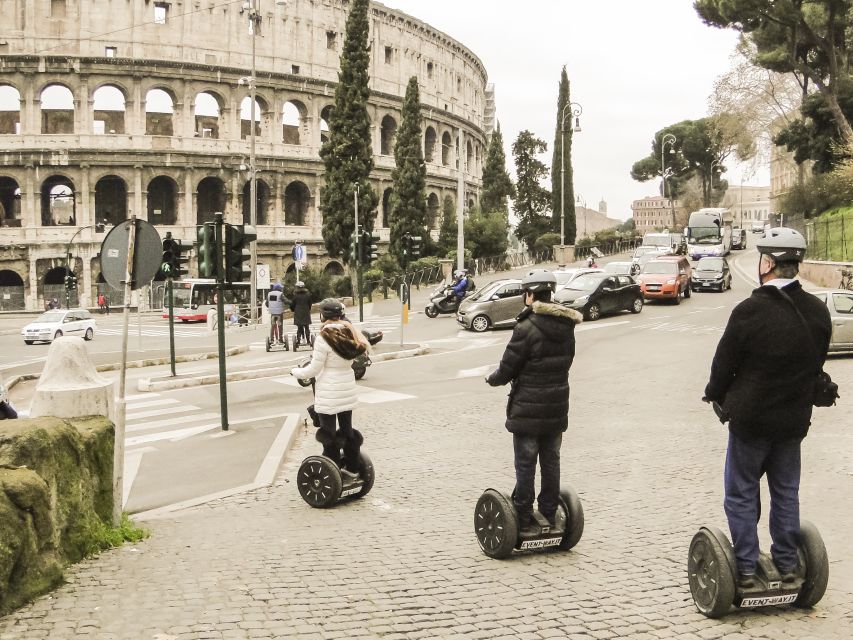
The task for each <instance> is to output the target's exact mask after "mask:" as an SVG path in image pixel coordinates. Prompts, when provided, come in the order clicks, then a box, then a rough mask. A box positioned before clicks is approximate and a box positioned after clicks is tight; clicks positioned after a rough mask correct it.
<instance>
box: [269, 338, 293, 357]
mask: <svg viewBox="0 0 853 640" xmlns="http://www.w3.org/2000/svg"><path fill="white" fill-rule="evenodd" d="M266 344H267V353H269V352H270V351H290V344H288V342H287V336H285V337H284V340H282V341H281V342H279V341H278V340H271V339H270V338H269V336H267V343H266Z"/></svg>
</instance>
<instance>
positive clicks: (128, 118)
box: [0, 0, 487, 310]
mask: <svg viewBox="0 0 853 640" xmlns="http://www.w3.org/2000/svg"><path fill="white" fill-rule="evenodd" d="M256 2H258V4H259V6H260V9H261V13H262V18H263V20H262V25H261V28H260V29H259V31H258V34H257V35H256V37H255V45H256V69H257V74H256V75H257V100H256V103H257V107H256V114H257V117H256V122H255V131H256V141H257V144H256V163H255V164H256V169H257V176H258V198H257V199H258V228H259V233H258V235H259V244H258V260H259V262H261V263H267V264H270V265H271V271H272V274H273V276H274V277H278V276H280V275H283V273H284V271H285V270H287V269H288V268H290V267H291V266H292V264H291V262H292V261H291V259H290V249H291V247H292V246H293V242H294V241H295V240H296V239H302V240H303V241H304V242H305V244H306V245H307V247H308V252H309V259H310V260H312V261H313V262H314V264H317V263H319V264H322V265H324V266H325V267H328V268H330V269H334V270H336V271H337V270H339V269H340V264H339V263H338V262H336V261H334V260H331V259H329V257H328V256H327V255H326V253H325V248H324V246H323V242H322V238H321V235H320V229H321V224H322V214H321V212H320V211H319V190H320V188H321V187H322V181H323V165H322V162H321V160H320V156H319V150H320V145H321V142H322V140H323V137H324V135H325V131H327V127H326V116H327V115H328V109H329V108H330V107H331V105H332V101H333V96H334V90H335V84H336V82H337V73H338V61H339V56H340V51H341V48H342V46H343V40H344V24H345V21H346V11H347V9H348V6H349V3H348V2H347V1H346V0H291V1H290V2H289V3H288V4H287V5H285V6H279V5H276V4H275V2H274V1H273V0H256ZM0 15H3V16H4V20H3V21H2V23H0V246H2V247H3V252H0V310H6V309H9V308H23V306H24V305H25V306H26V307H27V308H28V309H38V308H41V306H42V305H43V303H44V301H45V300H46V299H49V298H50V297H52V296H54V295H57V291H58V292H60V293H62V292H61V285H62V278H63V277H64V275H65V267H64V265H65V255H66V253H67V252H69V251H70V253H71V254H72V255H73V256H75V260H73V262H72V264H73V269H74V271H75V272H76V274H77V276H78V280H79V283H80V287H79V289H80V290H79V298H80V303H81V304H84V305H92V304H93V303H94V299H95V297H96V294H97V289H98V287H99V286H105V285H99V282H102V279H101V278H100V270H99V261H98V260H97V253H98V251H99V249H100V243H101V241H102V240H103V233H99V232H98V231H97V230H96V229H95V227H94V225H95V224H96V223H100V222H103V221H104V220H106V222H107V229H109V227H110V226H112V224H115V223H117V222H119V221H121V220H124V219H125V218H127V217H129V216H130V215H131V214H133V215H136V216H137V217H139V218H143V219H147V220H149V221H150V222H152V223H153V224H155V225H156V226H157V227H158V230H159V231H160V234H161V236H162V235H165V233H166V232H167V231H171V232H172V235H173V236H174V237H176V238H184V239H192V238H194V237H195V229H194V226H195V225H196V224H197V223H199V222H203V221H206V220H209V219H211V216H212V213H213V212H214V211H218V210H222V211H224V212H225V214H226V220H227V221H229V222H232V223H239V222H242V221H244V220H245V221H248V218H249V208H250V206H249V205H250V202H249V200H250V196H249V174H250V167H249V157H250V150H249V147H250V143H249V137H250V131H251V116H250V115H249V114H250V104H251V101H250V100H249V99H248V94H249V89H248V87H247V86H246V84H245V81H244V82H243V83H241V78H245V77H246V76H248V75H250V69H251V50H252V36H251V34H250V33H249V29H248V25H249V22H248V18H247V14H246V13H244V12H241V3H227V4H222V3H216V2H213V1H212V0H200V1H196V2H192V3H190V2H157V1H156V0H150V1H149V0H145V1H138V2H128V1H127V0H98V1H97V2H95V1H93V0H0ZM370 37H371V54H372V62H371V69H370V77H371V87H372V89H373V96H372V99H371V104H370V115H371V119H372V122H373V146H374V150H375V165H376V168H375V171H374V176H373V178H374V186H375V188H376V190H377V193H378V194H379V195H380V205H379V210H378V211H377V222H376V227H377V228H378V229H379V233H380V236H382V237H383V238H386V239H387V234H388V215H389V213H390V211H389V196H390V192H391V191H390V189H391V170H392V169H393V167H394V157H393V141H394V135H395V133H396V129H397V127H398V126H399V121H400V107H401V104H402V97H403V95H404V94H405V88H406V83H407V82H408V79H409V78H410V77H411V76H412V75H416V76H418V78H419V79H420V83H421V99H422V102H423V113H424V122H423V130H424V153H425V158H426V160H427V172H428V178H427V194H428V203H429V207H430V212H431V215H432V216H433V227H434V228H437V227H438V225H439V223H440V211H441V208H442V205H443V203H444V201H445V199H449V200H450V201H452V202H453V203H454V206H455V202H456V193H457V168H456V167H457V155H459V156H461V157H460V158H459V159H460V160H461V163H459V164H461V166H462V169H463V171H464V179H465V185H466V187H465V190H466V205H471V204H473V203H475V202H476V201H477V198H478V190H479V186H480V176H481V172H482V162H483V159H484V150H485V145H486V134H487V131H486V123H485V113H486V106H487V91H486V87H487V84H486V83H487V77H486V72H485V69H484V67H483V65H482V63H481V61H480V60H479V59H478V58H477V57H476V56H475V55H474V54H473V53H472V52H471V51H469V50H468V49H467V48H465V47H464V46H463V45H462V44H460V43H458V42H456V41H454V40H453V39H451V38H450V37H448V36H447V35H445V34H443V33H441V32H439V31H437V30H435V29H433V28H432V27H430V26H429V25H427V24H424V23H423V22H420V21H419V20H417V19H415V18H413V17H411V16H408V15H406V14H404V13H401V12H399V11H396V10H392V9H388V8H386V7H384V6H382V5H380V4H374V5H373V8H372V17H371V36H370ZM460 131H461V133H462V134H463V140H464V150H463V152H462V153H461V154H458V153H457V151H458V150H457V148H456V147H457V144H456V142H455V141H456V140H457V136H458V134H459V132H460ZM191 268H194V264H193V263H192V262H191ZM62 295H64V293H62ZM15 300H19V301H20V302H19V303H16V302H14V301H15Z"/></svg>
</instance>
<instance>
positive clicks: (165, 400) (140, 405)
mask: <svg viewBox="0 0 853 640" xmlns="http://www.w3.org/2000/svg"><path fill="white" fill-rule="evenodd" d="M164 404H181V401H180V400H175V399H174V398H163V399H161V400H148V401H143V402H128V403H127V408H128V409H131V408H132V409H141V408H143V407H162V406H163V405H164Z"/></svg>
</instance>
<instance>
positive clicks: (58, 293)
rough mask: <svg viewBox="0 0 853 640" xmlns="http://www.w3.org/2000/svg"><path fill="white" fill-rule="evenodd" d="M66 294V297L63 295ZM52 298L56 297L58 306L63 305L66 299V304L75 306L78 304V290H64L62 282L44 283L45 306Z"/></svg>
mask: <svg viewBox="0 0 853 640" xmlns="http://www.w3.org/2000/svg"><path fill="white" fill-rule="evenodd" d="M66 293H67V294H68V297H67V298H66V297H65V295H66ZM54 298H56V299H57V301H58V302H59V304H60V306H62V307H65V305H66V300H67V301H68V305H69V306H71V307H76V306H77V305H79V304H80V292H79V290H77V289H75V290H74V291H68V292H66V291H65V285H64V284H46V285H44V305H45V307H47V305H48V303H50V301H51V300H53V299H54Z"/></svg>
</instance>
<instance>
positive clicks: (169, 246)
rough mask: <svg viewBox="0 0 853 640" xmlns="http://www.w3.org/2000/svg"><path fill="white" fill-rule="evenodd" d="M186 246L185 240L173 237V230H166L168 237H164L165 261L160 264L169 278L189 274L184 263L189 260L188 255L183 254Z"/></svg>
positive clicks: (162, 270)
mask: <svg viewBox="0 0 853 640" xmlns="http://www.w3.org/2000/svg"><path fill="white" fill-rule="evenodd" d="M187 248H189V247H185V246H184V243H183V240H175V239H174V238H172V232H171V231H168V232H166V237H165V238H164V239H163V262H162V264H161V265H160V271H161V272H162V273H163V275H165V276H166V277H167V278H180V277H181V276H183V275H186V274H187V270H186V269H184V263H185V262H187V260H189V258H187V257H186V256H183V255H181V254H182V253H183V251H184V249H187Z"/></svg>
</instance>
